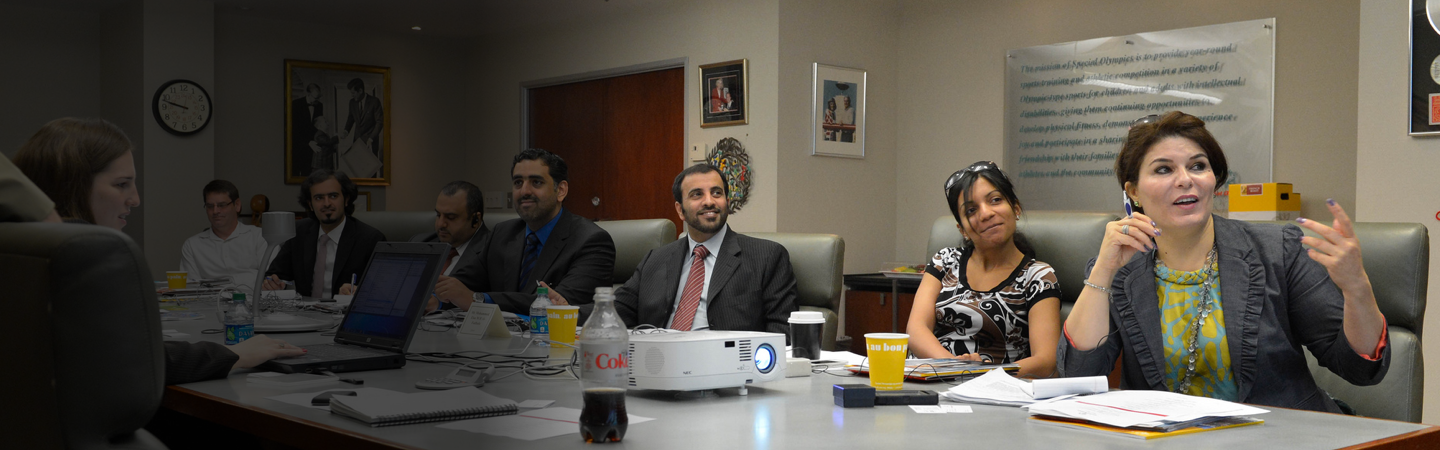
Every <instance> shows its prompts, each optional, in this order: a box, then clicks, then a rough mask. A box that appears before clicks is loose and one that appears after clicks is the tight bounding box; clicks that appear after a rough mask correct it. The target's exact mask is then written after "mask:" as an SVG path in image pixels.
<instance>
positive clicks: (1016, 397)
mask: <svg viewBox="0 0 1440 450" xmlns="http://www.w3.org/2000/svg"><path fill="white" fill-rule="evenodd" d="M1106 390H1109V384H1108V383H1107V382H1106V380H1105V377H1076V378H1050V379H1039V380H1035V381H1034V382H1033V383H1032V382H1027V381H1024V380H1018V379H1015V377H1012V376H1010V374H1008V373H1006V372H1005V371H1004V370H991V371H989V372H986V373H985V374H984V375H981V376H978V377H975V379H973V380H970V381H966V382H964V383H961V384H960V385H958V386H955V387H952V388H950V390H947V391H945V392H943V393H941V394H940V396H941V397H943V398H945V399H946V400H950V401H955V402H966V403H982V404H987V405H1000V406H1025V405H1030V404H1034V403H1035V402H1036V401H1038V400H1044V399H1047V398H1053V397H1060V396H1064V395H1075V394H1096V393H1101V392H1105V391H1106Z"/></svg>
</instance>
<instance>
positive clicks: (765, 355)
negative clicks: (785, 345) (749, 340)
mask: <svg viewBox="0 0 1440 450" xmlns="http://www.w3.org/2000/svg"><path fill="white" fill-rule="evenodd" d="M774 368H775V347H772V346H770V344H760V347H759V348H756V349H755V369H757V370H759V371H760V373H770V370H771V369H774Z"/></svg>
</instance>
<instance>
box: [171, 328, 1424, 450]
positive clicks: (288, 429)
mask: <svg viewBox="0 0 1440 450" xmlns="http://www.w3.org/2000/svg"><path fill="white" fill-rule="evenodd" d="M212 317H213V316H212ZM217 325H218V323H216V322H215V321H214V320H213V319H205V320H191V321H167V322H163V323H162V328H166V329H173V330H177V331H180V332H183V333H186V334H188V336H182V337H179V338H178V339H180V340H188V341H198V340H213V341H217V342H218V341H219V340H220V339H221V337H220V335H218V334H203V333H202V330H205V329H212V328H216V326H217ZM425 328H426V329H433V328H434V327H431V326H426V327H425ZM270 336H271V337H277V338H281V339H285V340H287V341H289V342H291V343H295V344H299V345H306V344H319V343H327V342H330V341H331V339H332V338H331V337H328V336H324V335H322V334H321V333H318V332H310V333H291V334H271V335H270ZM409 350H410V352H411V353H428V352H441V353H450V352H462V351H463V352H467V353H465V354H466V355H470V356H475V355H478V354H480V353H481V352H488V353H496V354H514V353H516V352H521V351H522V350H523V352H522V353H520V354H521V355H524V356H542V355H545V354H546V353H545V352H546V350H545V349H543V348H539V347H527V346H526V345H525V341H524V340H523V339H520V338H513V339H503V338H502V339H475V338H470V337H462V336H460V335H459V334H458V333H457V332H456V329H453V328H450V329H448V330H445V331H424V330H420V331H416V336H415V338H414V340H413V341H412V343H411V346H410V349H409ZM492 360H497V359H496V358H492ZM454 367H455V366H454V365H445V364H437V363H429V362H420V361H409V362H408V363H407V364H406V365H405V367H403V368H400V369H392V370H379V371H370V372H350V373H343V374H340V375H341V376H342V377H344V378H355V379H361V380H364V387H367V388H381V389H388V390H394V391H400V392H418V391H420V390H419V389H417V388H415V382H416V381H419V380H421V379H425V378H431V377H437V376H442V375H445V374H447V373H449V372H450V371H451V370H452V369H453V368H454ZM248 372H250V371H245V370H242V371H236V372H235V373H232V374H231V375H230V377H228V378H226V379H221V380H213V381H204V382H198V383H190V384H183V385H177V386H170V387H167V388H166V390H165V395H164V401H163V403H162V405H163V407H164V408H168V409H171V410H174V411H176V412H179V413H181V414H187V415H190V416H194V417H197V418H200V419H203V420H207V421H210V422H215V423H218V424H222V425H224V426H228V427H231V428H234V429H237V430H240V431H242V432H246V433H250V434H253V435H256V436H258V437H260V438H261V439H264V440H268V441H272V442H276V443H280V444H284V445H288V446H293V447H297V448H347V449H367V448H418V449H477V448H479V449H492V448H493V449H521V448H524V449H549V448H582V447H586V446H587V445H589V446H591V447H589V448H595V447H593V446H595V445H598V444H586V443H585V442H584V441H583V440H582V439H581V438H580V435H579V427H578V425H576V431H575V433H572V434H566V435H562V436H556V437H551V438H547V439H540V440H535V441H524V440H517V439H512V438H508V437H500V436H495V435H490V434H481V433H472V432H468V431H459V430H450V429H442V428H438V427H437V425H439V424H441V423H443V422H437V423H423V424H411V425H399V426H390V427H378V428H372V427H370V426H368V425H364V424H362V423H360V422H358V421H354V420H351V419H348V418H345V417H342V416H339V415H335V414H332V413H330V412H328V411H326V410H321V409H313V408H307V407H303V406H297V405H292V404H287V403H282V402H279V401H275V400H271V399H269V398H268V397H272V396H276V395H281V394H292V393H299V392H319V391H323V390H326V389H337V388H346V389H349V388H355V387H356V386H351V385H349V384H344V383H340V384H336V385H331V386H327V387H318V388H309V389H292V390H284V389H272V388H263V387H257V386H255V385H251V384H250V383H248V382H247V377H246V375H247V373H248ZM511 372H513V370H507V369H500V370H498V371H497V373H496V377H497V378H499V377H503V378H500V379H498V380H496V381H491V382H488V383H486V384H485V386H484V387H483V388H482V390H484V391H486V392H488V393H490V394H494V395H496V396H499V397H504V398H508V399H511V400H515V401H516V402H521V401H525V400H531V399H537V400H554V404H553V405H552V406H554V407H567V408H575V409H580V408H582V406H583V405H582V402H581V396H580V392H581V388H580V383H579V381H577V380H575V379H574V378H570V375H568V374H563V375H560V376H553V377H548V378H547V377H543V376H541V377H537V378H538V379H531V378H529V377H526V376H525V375H524V374H514V375H509V374H510V373H511ZM578 372H579V371H578V370H576V373H578ZM506 375H509V376H506ZM865 382H866V379H865V378H861V377H851V376H841V375H831V374H824V373H821V374H812V375H811V376H808V377H795V378H785V379H782V380H778V381H773V382H767V383H757V384H752V385H750V387H749V388H748V394H747V395H741V394H740V393H739V389H738V388H723V389H716V390H714V391H711V392H707V393H704V395H695V394H694V393H680V392H675V391H653V390H641V391H635V390H632V391H629V393H628V395H627V398H626V407H627V409H628V412H629V413H630V414H631V415H634V416H642V417H648V418H654V419H655V420H651V421H646V422H642V423H631V424H630V426H629V430H628V432H627V433H626V435H625V439H624V441H623V442H620V443H616V444H606V447H601V448H610V447H614V448H635V449H675V448H683V449H685V450H701V449H727V450H729V449H737V448H753V449H768V448H777V449H778V448H817V447H837V448H839V447H843V448H855V449H882V448H909V449H921V448H930V447H940V448H1066V449H1129V448H1135V449H1142V448H1143V449H1223V450H1240V449H1265V450H1271V449H1275V448H1285V449H1330V448H1345V447H1353V448H1440V427H1436V426H1429V425H1421V424H1412V423H1407V422H1397V421H1389V420H1379V419H1367V418H1358V417H1350V416H1344V415H1337V414H1326V413H1316V412H1309V411H1297V410H1289V409H1281V408H1266V409H1269V410H1270V411H1271V412H1270V413H1267V414H1261V415H1259V416H1257V417H1260V418H1263V419H1265V423H1264V424H1262V425H1258V426H1247V427H1240V428H1233V429H1225V430H1217V431H1211V432H1204V433H1196V434H1190V435H1183V436H1174V437H1167V438H1160V439H1153V440H1148V441H1146V440H1139V439H1132V438H1127V437H1122V436H1116V435H1110V434H1108V433H1103V432H1099V431H1088V430H1078V429H1071V428H1064V427H1059V426H1055V425H1049V424H1043V423H1038V422H1036V421H1033V420H1029V419H1027V414H1026V412H1025V411H1024V410H1022V409H1019V408H1015V407H1002V406H988V405H972V410H973V412H971V413H950V414H919V413H916V412H914V411H912V410H911V409H910V408H908V407H904V406H879V407H871V408H841V407H838V406H835V405H834V403H833V397H832V396H831V392H832V385H834V384H847V383H865ZM949 387H950V386H949V385H946V384H943V383H939V384H936V383H907V385H906V389H928V390H933V391H937V392H939V391H943V390H945V389H948V388H949ZM942 403H944V402H942ZM524 412H525V411H523V410H522V413H524ZM481 420H487V419H481Z"/></svg>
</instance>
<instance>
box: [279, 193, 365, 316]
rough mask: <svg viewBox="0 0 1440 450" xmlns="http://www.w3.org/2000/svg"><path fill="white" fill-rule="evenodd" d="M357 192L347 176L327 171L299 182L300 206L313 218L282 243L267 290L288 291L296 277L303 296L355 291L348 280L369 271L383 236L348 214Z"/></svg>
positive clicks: (296, 288) (304, 222)
mask: <svg viewBox="0 0 1440 450" xmlns="http://www.w3.org/2000/svg"><path fill="white" fill-rule="evenodd" d="M357 193H358V188H356V187H355V183H354V182H352V181H350V177H349V176H347V175H345V173H344V172H336V171H333V170H327V169H320V170H316V171H315V172H312V173H311V174H310V177H309V178H306V179H305V182H304V183H301V184H300V204H301V205H304V206H305V210H306V211H309V212H310V218H308V219H305V220H301V221H299V222H297V223H295V237H294V238H291V239H290V240H288V241H285V245H282V246H280V253H279V254H277V255H275V260H274V261H272V262H271V263H270V270H268V271H266V272H265V274H266V277H265V286H264V287H265V290H276V289H284V288H285V284H286V282H287V281H290V280H293V282H294V283H295V291H296V292H299V293H300V295H306V296H310V297H316V298H331V297H333V296H334V295H335V294H340V295H350V294H354V293H355V286H354V285H352V284H350V280H351V279H352V278H354V277H356V276H358V275H362V274H364V273H365V264H367V263H369V262H370V252H372V251H375V244H376V243H378V242H380V241H384V240H385V234H384V233H381V232H380V230H376V229H375V228H374V227H371V226H369V225H366V224H365V223H364V222H361V221H360V220H359V219H356V218H354V217H350V214H353V213H354V212H355V196H356V194H357ZM322 249H323V250H322Z"/></svg>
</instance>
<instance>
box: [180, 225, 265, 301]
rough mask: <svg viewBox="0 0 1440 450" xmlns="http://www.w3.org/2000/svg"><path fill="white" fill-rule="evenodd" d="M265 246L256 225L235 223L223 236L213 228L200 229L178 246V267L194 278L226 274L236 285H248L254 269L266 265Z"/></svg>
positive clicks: (215, 276)
mask: <svg viewBox="0 0 1440 450" xmlns="http://www.w3.org/2000/svg"><path fill="white" fill-rule="evenodd" d="M265 247H266V242H265V236H264V234H263V233H262V232H261V230H260V227H255V226H250V225H246V224H243V223H240V224H235V231H232V232H230V236H229V237H226V238H225V239H220V236H216V235H215V230H205V231H201V232H200V233H199V234H196V235H194V236H190V238H189V239H186V240H185V244H184V245H182V246H180V270H183V271H186V272H189V277H190V278H194V279H202V278H220V277H230V282H231V283H233V284H234V285H236V286H240V285H244V286H249V285H251V284H254V283H255V275H256V274H257V272H260V271H263V270H265V269H266V268H269V267H270V258H267V257H266V256H267V255H265Z"/></svg>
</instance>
